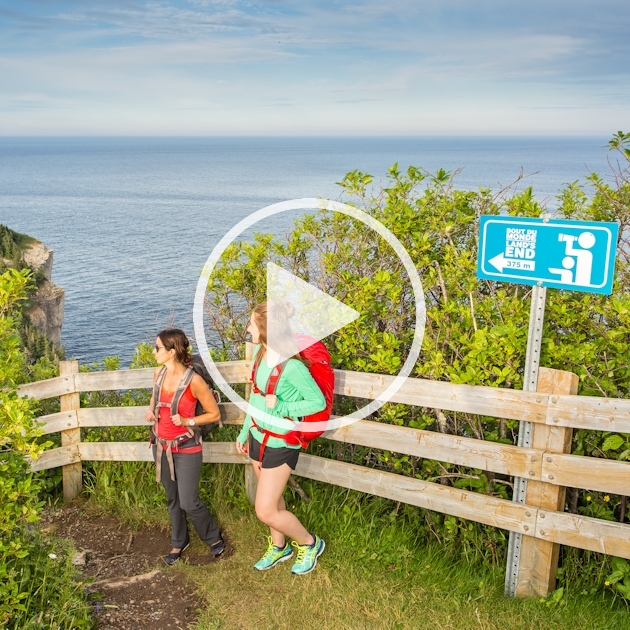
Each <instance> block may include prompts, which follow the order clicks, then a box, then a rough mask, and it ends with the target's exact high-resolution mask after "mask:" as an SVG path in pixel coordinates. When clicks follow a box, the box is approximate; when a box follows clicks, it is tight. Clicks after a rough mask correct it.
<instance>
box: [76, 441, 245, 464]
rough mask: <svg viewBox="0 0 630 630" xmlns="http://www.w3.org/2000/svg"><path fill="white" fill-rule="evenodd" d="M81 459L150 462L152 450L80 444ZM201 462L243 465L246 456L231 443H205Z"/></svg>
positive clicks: (130, 444) (120, 444)
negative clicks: (238, 451)
mask: <svg viewBox="0 0 630 630" xmlns="http://www.w3.org/2000/svg"><path fill="white" fill-rule="evenodd" d="M79 451H80V453H81V459H82V460H84V461H95V462H152V461H153V450H152V449H150V448H147V443H146V442H81V444H80V445H79ZM203 461H204V462H209V463H213V464H218V463H225V464H245V463H247V462H248V458H247V456H246V455H241V454H239V453H237V451H236V447H235V446H234V444H233V443H232V442H207V443H204V445H203Z"/></svg>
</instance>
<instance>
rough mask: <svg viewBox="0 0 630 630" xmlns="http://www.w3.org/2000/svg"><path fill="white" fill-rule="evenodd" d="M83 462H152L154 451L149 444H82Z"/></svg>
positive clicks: (80, 445)
mask: <svg viewBox="0 0 630 630" xmlns="http://www.w3.org/2000/svg"><path fill="white" fill-rule="evenodd" d="M79 452H80V453H81V459H82V460H83V461H91V462H152V461H153V451H152V449H150V448H148V445H147V442H81V444H79Z"/></svg>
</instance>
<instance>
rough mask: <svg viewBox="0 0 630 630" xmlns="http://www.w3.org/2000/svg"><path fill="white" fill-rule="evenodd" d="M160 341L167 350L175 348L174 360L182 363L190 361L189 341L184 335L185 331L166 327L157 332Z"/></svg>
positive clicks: (187, 363)
mask: <svg viewBox="0 0 630 630" xmlns="http://www.w3.org/2000/svg"><path fill="white" fill-rule="evenodd" d="M158 337H159V338H160V341H161V342H162V343H163V344H164V347H165V348H166V349H167V350H175V360H176V361H179V363H183V364H184V365H190V364H191V363H192V355H191V354H190V341H188V337H186V333H185V332H184V331H183V330H180V329H179V328H166V329H165V330H163V331H162V332H160V333H158Z"/></svg>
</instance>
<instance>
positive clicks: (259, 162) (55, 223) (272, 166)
mask: <svg viewBox="0 0 630 630" xmlns="http://www.w3.org/2000/svg"><path fill="white" fill-rule="evenodd" d="M606 140H607V139H606V138H594V137H588V138H565V137H562V138H560V137H558V138H453V137H449V138H435V137H430V138H0V223H3V224H5V225H8V226H9V227H10V228H11V229H13V230H16V231H18V232H22V233H25V234H29V235H31V236H34V237H35V238H37V239H39V240H41V241H43V242H44V244H45V245H46V246H47V247H49V248H51V249H53V250H54V252H55V253H54V271H53V281H54V282H55V283H57V284H58V285H60V286H61V287H62V288H63V289H64V290H65V322H64V326H63V334H62V341H63V344H64V346H65V348H66V354H67V356H68V357H76V358H78V359H79V360H80V361H81V362H92V361H100V360H102V358H103V357H104V356H108V355H119V356H121V358H122V361H123V364H128V362H129V360H130V359H131V356H132V353H133V349H134V347H135V346H136V344H137V343H138V342H139V341H142V340H147V341H150V342H153V341H154V338H155V334H156V332H158V331H159V330H160V329H161V328H163V327H165V326H167V325H170V324H174V325H177V326H180V327H182V328H184V329H185V330H186V331H188V332H189V333H192V330H193V325H192V307H193V302H194V294H195V288H196V284H197V280H198V278H199V272H200V270H201V268H202V267H203V264H204V263H205V261H206V260H207V258H208V256H209V255H210V252H211V251H212V249H213V247H214V246H215V245H216V244H217V243H218V241H219V239H220V238H221V237H222V236H223V235H224V234H225V233H226V232H227V231H228V230H229V229H230V228H231V227H233V226H234V225H235V224H236V223H238V222H239V221H240V220H241V219H243V218H244V217H246V216H247V215H249V214H250V213H252V212H254V211H256V210H258V209H260V208H262V207H264V206H266V205H269V204H271V203H275V202H279V201H284V200H287V199H294V198H300V197H322V198H329V199H335V200H337V199H339V195H340V193H341V189H340V187H339V186H337V185H336V184H335V182H338V181H340V180H341V179H342V178H343V177H344V175H345V174H346V173H347V172H349V171H352V170H355V169H358V170H360V171H363V172H367V173H370V174H372V175H373V176H374V178H375V183H376V184H378V183H379V182H381V181H383V182H385V180H386V174H387V169H388V168H389V167H390V166H391V165H392V164H394V163H396V162H397V163H398V164H399V167H400V168H401V169H406V168H407V166H409V165H413V166H418V167H423V168H425V169H427V170H428V171H435V170H437V169H438V168H440V167H441V168H444V169H446V170H448V171H455V170H456V169H463V170H462V171H461V173H459V175H458V176H457V179H456V180H455V183H456V186H457V187H459V188H467V189H476V188H478V187H488V188H492V189H493V190H498V189H499V188H501V187H502V186H505V185H506V184H509V183H511V182H512V181H514V180H515V179H517V178H518V176H519V173H520V172H521V169H523V172H524V173H525V174H531V175H530V176H529V177H527V178H526V179H524V180H522V181H521V182H519V184H518V185H517V186H518V188H519V189H521V190H522V189H523V188H524V187H525V186H532V187H533V188H534V192H535V194H536V197H537V199H539V200H541V201H543V202H544V203H546V204H547V206H548V207H549V208H553V207H554V205H555V204H556V200H555V196H556V195H557V194H558V192H559V191H560V189H561V188H562V186H563V185H564V184H566V183H568V182H573V181H576V180H584V177H585V176H586V175H588V173H589V172H593V171H594V172H600V173H602V174H605V173H607V172H608V170H609V169H608V165H607V157H608V152H607V147H606ZM298 216H299V213H298V212H296V213H294V214H291V213H288V214H286V215H277V216H275V217H272V218H271V219H269V220H266V221H265V222H263V223H262V224H259V225H258V226H257V231H260V232H274V233H285V232H286V231H287V230H288V229H290V226H291V222H292V221H293V220H295V219H296V218H298Z"/></svg>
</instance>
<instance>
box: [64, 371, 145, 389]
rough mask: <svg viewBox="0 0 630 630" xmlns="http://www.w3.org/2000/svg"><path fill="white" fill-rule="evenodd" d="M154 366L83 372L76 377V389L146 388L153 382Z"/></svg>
mask: <svg viewBox="0 0 630 630" xmlns="http://www.w3.org/2000/svg"><path fill="white" fill-rule="evenodd" d="M153 372H154V368H144V369H141V370H115V371H111V372H81V374H77V375H76V376H75V377H74V383H75V387H76V391H78V392H101V391H106V390H115V389H146V388H148V387H151V385H152V383H153Z"/></svg>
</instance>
